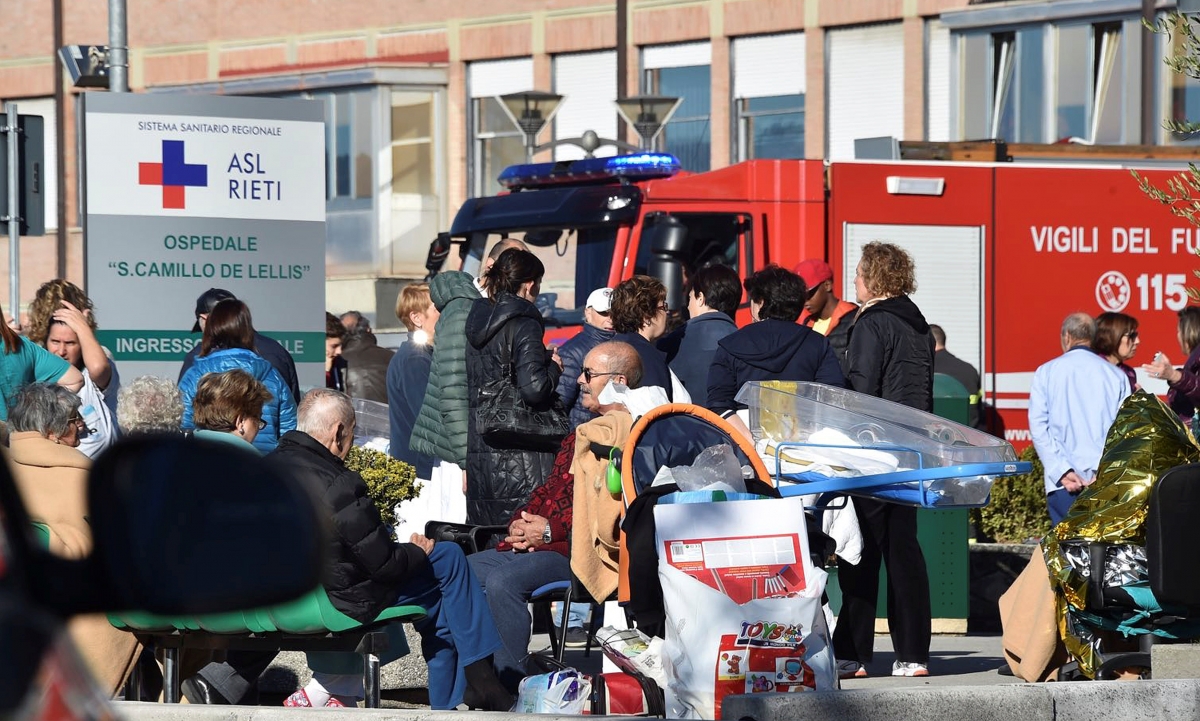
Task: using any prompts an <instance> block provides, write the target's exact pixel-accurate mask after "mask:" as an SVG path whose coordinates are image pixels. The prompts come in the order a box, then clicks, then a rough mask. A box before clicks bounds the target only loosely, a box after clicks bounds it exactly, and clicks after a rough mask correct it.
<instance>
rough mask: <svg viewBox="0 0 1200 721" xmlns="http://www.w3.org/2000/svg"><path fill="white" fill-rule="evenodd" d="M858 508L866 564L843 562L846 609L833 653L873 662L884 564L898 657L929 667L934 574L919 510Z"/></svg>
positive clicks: (881, 505)
mask: <svg viewBox="0 0 1200 721" xmlns="http://www.w3.org/2000/svg"><path fill="white" fill-rule="evenodd" d="M854 510H855V515H857V516H858V525H859V529H860V530H861V531H862V537H863V551H862V560H860V561H859V562H858V565H854V566H852V565H850V564H849V563H846V562H845V561H840V560H839V561H838V582H839V583H840V584H841V587H842V610H841V613H839V614H838V619H837V627H836V628H835V629H834V632H833V652H834V655H835V656H837V659H838V660H839V661H857V662H859V663H869V662H870V661H871V658H872V655H873V652H874V639H875V608H876V604H877V602H878V600H879V564H880V562H882V563H883V564H884V565H885V566H886V567H887V580H888V586H887V615H888V628H889V629H890V631H891V635H892V646H893V648H895V650H896V658H897V660H900V661H906V662H909V663H913V662H915V663H928V662H929V636H930V632H931V631H930V627H931V621H930V616H931V613H932V612H931V610H930V606H929V572H928V571H927V570H926V568H925V556H924V554H922V553H921V546H920V545H919V544H918V543H917V509H916V508H913V507H910V506H900V505H897V504H895V503H885V502H883V501H877V500H874V499H870V498H855V499H854Z"/></svg>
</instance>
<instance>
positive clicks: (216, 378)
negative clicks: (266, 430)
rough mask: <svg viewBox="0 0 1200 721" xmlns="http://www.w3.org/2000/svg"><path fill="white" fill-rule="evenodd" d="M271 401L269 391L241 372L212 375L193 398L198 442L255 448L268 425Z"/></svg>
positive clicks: (200, 386) (205, 378) (203, 382)
mask: <svg viewBox="0 0 1200 721" xmlns="http://www.w3.org/2000/svg"><path fill="white" fill-rule="evenodd" d="M269 400H271V392H270V391H268V390H267V387H266V386H265V385H263V384H262V383H260V382H259V381H257V380H256V379H255V378H254V377H253V376H251V375H250V374H249V373H247V372H246V371H244V370H242V369H240V368H234V369H233V370H228V371H225V372H224V373H209V374H208V375H206V376H204V377H203V378H201V379H200V382H199V383H197V384H196V395H195V396H194V397H193V398H192V422H193V423H195V425H196V438H200V439H204V440H212V441H219V442H222V443H232V444H234V445H237V446H243V447H245V448H254V445H253V444H254V438H255V437H256V436H258V433H259V431H261V430H262V429H263V427H264V426H266V425H267V422H266V421H264V420H263V419H262V414H263V407H264V406H265V405H266V404H267V401H269ZM255 452H257V449H255Z"/></svg>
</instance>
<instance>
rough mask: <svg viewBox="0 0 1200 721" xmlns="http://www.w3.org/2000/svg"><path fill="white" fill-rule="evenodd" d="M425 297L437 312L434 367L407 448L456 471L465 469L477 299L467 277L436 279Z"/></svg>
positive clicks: (439, 276) (448, 274)
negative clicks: (471, 320) (470, 319)
mask: <svg viewBox="0 0 1200 721" xmlns="http://www.w3.org/2000/svg"><path fill="white" fill-rule="evenodd" d="M429 297H430V299H431V300H432V301H433V304H434V306H436V307H437V309H438V311H439V312H441V314H442V315H441V317H440V318H438V322H437V326H436V328H435V330H434V334H433V361H432V365H431V372H430V374H429V386H428V387H427V388H426V389H425V401H424V402H423V403H422V404H421V414H420V415H418V416H417V425H416V426H415V427H414V428H413V433H412V441H411V442H410V443H409V446H410V447H411V448H412V450H414V451H416V452H417V453H424V454H426V455H430V456H436V457H437V458H441V459H442V460H444V461H448V462H450V463H457V464H458V465H459V466H463V467H465V466H466V463H467V412H468V409H467V335H466V330H465V328H466V325H467V314H468V313H470V312H471V305H472V304H473V303H474V302H475V300H476V299H477V298H479V297H480V296H479V290H478V289H476V287H475V281H474V279H473V278H471V276H470V275H469V274H467V273H463V272H461V271H457V270H452V271H447V272H444V273H438V274H437V275H436V276H434V278H433V280H432V281H430V283H429Z"/></svg>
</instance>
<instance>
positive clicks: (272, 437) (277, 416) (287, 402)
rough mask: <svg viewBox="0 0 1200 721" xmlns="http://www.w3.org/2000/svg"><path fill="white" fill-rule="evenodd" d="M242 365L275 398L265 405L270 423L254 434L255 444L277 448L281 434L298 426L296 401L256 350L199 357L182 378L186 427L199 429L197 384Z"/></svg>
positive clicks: (268, 449)
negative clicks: (196, 420)
mask: <svg viewBox="0 0 1200 721" xmlns="http://www.w3.org/2000/svg"><path fill="white" fill-rule="evenodd" d="M234 368H240V369H242V370H244V371H246V372H247V373H249V374H250V375H252V376H254V378H255V379H256V380H258V381H259V382H260V383H262V384H263V385H264V386H266V387H267V390H268V391H269V392H270V393H271V400H269V401H267V402H266V403H265V404H264V405H263V411H262V419H263V421H264V422H265V423H266V425H265V426H263V428H262V430H261V431H259V432H258V435H257V436H255V437H254V447H255V448H257V449H258V450H260V451H262V452H263V453H269V452H271V450H272V449H274V448H275V444H276V443H277V442H278V441H279V437H280V436H281V435H283V434H284V433H286V432H288V431H290V430H292V429H293V428H295V427H296V401H295V400H293V399H292V392H291V391H290V390H288V388H287V386H286V385H284V382H283V378H282V377H281V376H280V375H279V371H277V370H275V368H274V367H273V366H272V365H271V364H270V363H269V362H268V361H267V359H265V358H263V357H262V356H260V355H258V354H257V353H255V352H254V351H251V350H245V349H243V348H229V349H226V350H215V351H213V352H212V353H209V354H208V355H206V356H201V357H199V358H197V359H196V362H195V363H193V364H192V366H191V367H190V368H188V369H187V372H186V373H184V374H183V377H182V378H180V379H179V392H180V393H182V394H183V428H184V430H187V429H190V428H195V427H196V426H195V424H194V423H193V422H192V399H193V398H195V397H196V385H197V384H198V383H199V382H200V379H201V378H203V377H204V376H205V375H206V374H208V373H224V372H225V371H228V370H233V369H234Z"/></svg>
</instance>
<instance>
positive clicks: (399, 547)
mask: <svg viewBox="0 0 1200 721" xmlns="http://www.w3.org/2000/svg"><path fill="white" fill-rule="evenodd" d="M354 425H355V421H354V408H353V407H352V406H351V404H350V399H349V397H347V396H346V395H345V394H344V393H341V392H339V391H336V390H331V389H326V388H317V389H314V390H311V391H309V392H308V394H307V395H305V396H304V400H303V401H301V402H300V406H299V408H298V409H297V424H296V430H294V431H290V432H288V433H286V434H284V436H283V437H282V438H281V439H280V440H279V446H278V447H277V448H276V449H275V450H274V451H272V452H271V453H270V454H269V455H268V458H269V459H270V460H272V461H274V462H275V463H277V464H278V466H279V467H280V468H282V469H283V470H284V471H285V472H287V473H291V474H292V475H293V476H294V477H295V478H297V479H299V480H300V481H301V482H303V483H305V484H306V485H307V486H308V487H309V488H310V489H311V491H312V493H313V494H314V497H315V498H317V499H318V500H319V502H320V503H321V504H323V505H324V509H325V511H326V512H327V513H328V514H329V516H330V519H331V521H332V524H331V526H332V533H331V534H330V537H329V548H328V551H327V554H326V564H327V567H326V572H325V589H326V591H327V592H328V593H329V598H330V600H331V601H332V602H333V605H334V607H336V608H337V609H338V610H339V611H341V612H342V613H344V614H346V615H347V616H350V617H351V618H353V619H355V620H356V621H360V622H364V623H366V622H370V621H371V620H373V619H374V618H375V617H376V616H377V615H378V614H379V613H380V611H382V610H383V609H384V608H386V607H387V606H390V605H397V604H398V605H410V604H411V605H419V606H423V607H424V608H425V609H426V611H427V613H428V616H427V617H426V618H425V619H423V620H422V621H419V622H417V623H416V624H414V625H415V626H416V628H417V630H418V631H419V632H420V634H421V647H422V651H423V655H424V656H425V660H426V662H427V663H428V665H429V704H430V706H431V707H432V708H433V709H435V710H437V709H442V710H445V709H453V708H454V707H456V706H458V705H459V704H460V703H463V702H466V703H467V705H469V706H471V707H472V708H482V709H484V710H488V711H507V710H508V709H509V708H510V707H511V706H512V702H513V699H512V696H511V695H510V694H508V692H506V691H505V690H504V688H503V687H502V686H501V685H500V683H499V681H498V680H497V678H496V675H495V673H494V671H493V669H492V654H493V653H495V652H496V651H497V650H499V649H500V647H501V644H500V637H499V636H498V635H497V633H496V627H495V626H494V625H493V623H492V617H491V614H490V613H488V610H487V601H486V599H485V598H484V596H483V591H482V590H481V588H480V585H479V582H478V581H477V580H476V579H475V576H474V574H473V573H472V572H471V568H470V566H468V565H467V561H466V557H465V556H463V553H462V551H461V550H460V549H459V547H458V546H456V545H455V544H453V543H436V544H435V543H434V542H433V541H430V540H429V539H427V538H425V537H424V536H419V535H416V534H413V536H412V538H411V542H410V543H396V542H395V541H393V540H392V538H391V536H390V533H389V531H388V529H387V528H386V527H385V526H384V525H383V521H382V520H381V519H380V517H379V511H378V510H377V509H376V508H375V504H374V503H373V502H372V501H371V499H370V498H369V497H368V496H367V487H366V484H365V483H364V482H363V479H362V477H361V476H359V475H358V473H356V472H354V471H352V470H350V469H348V468H346V466H345V465H344V463H343V461H344V460H345V458H346V455H347V454H348V453H349V452H350V447H351V445H352V442H353V439H354ZM268 655H269V656H270V657H274V653H269V654H258V655H257V656H258V657H257V658H255V657H249V658H247V657H246V656H242V657H241V658H238V659H235V658H234V656H233V654H231V655H230V661H229V662H227V663H226V664H213V665H210V666H209V667H207V668H206V669H205V670H204V671H202V672H201V674H199V676H200V678H201V679H202V681H203V682H204V684H205V685H206V686H208V688H207V689H206V691H207V692H208V693H209V694H210V696H211V694H212V693H213V692H214V691H215V692H216V693H217V694H219V695H220V696H221V697H223V698H224V699H228V700H231V701H234V700H237V698H238V697H239V695H240V694H241V693H243V692H244V691H245V690H246V687H247V686H248V685H250V684H252V683H253V681H254V680H255V679H257V676H258V674H259V673H261V672H262V671H263V670H265V668H266V666H267V665H269V664H270V661H271V658H266V656H268ZM264 660H265V663H263V661H264ZM318 681H319V682H320V683H323V686H326V687H327V686H330V685H333V684H332V683H331V682H332V679H329V678H326V679H323V680H318ZM229 682H232V684H230V683H229ZM297 694H298V695H301V696H302V698H303V700H304V702H303V703H295V702H294V703H291V704H288V705H318V706H328V705H334V706H337V705H342V703H341V702H340V701H339V702H338V703H332V704H331V703H329V701H330V698H333V697H329V698H326V699H313V698H312V697H311V696H310V695H309V694H308V693H306V691H305V690H301V691H298V692H297ZM193 700H194V699H192V698H191V697H190V696H189V701H193ZM213 700H217V699H213ZM334 700H337V699H334ZM318 701H319V703H317V702H318Z"/></svg>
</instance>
